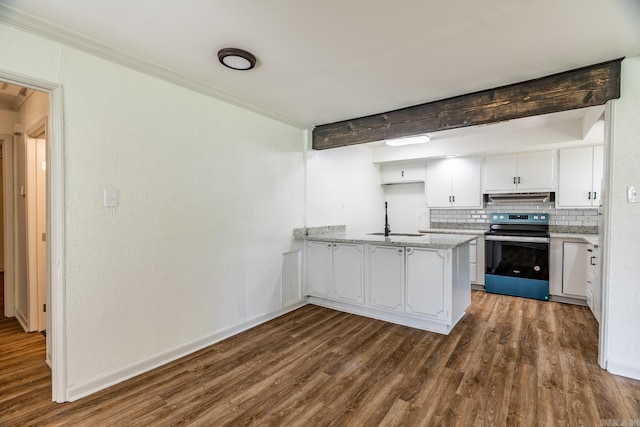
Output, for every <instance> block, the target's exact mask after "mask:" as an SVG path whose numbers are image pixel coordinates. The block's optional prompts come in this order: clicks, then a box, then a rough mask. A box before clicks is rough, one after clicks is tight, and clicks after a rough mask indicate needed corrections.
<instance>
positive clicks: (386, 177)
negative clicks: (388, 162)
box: [380, 166, 402, 184]
mask: <svg viewBox="0 0 640 427" xmlns="http://www.w3.org/2000/svg"><path fill="white" fill-rule="evenodd" d="M380 176H381V178H382V183H383V184H395V183H398V182H402V166H383V167H382V170H381V171H380Z"/></svg>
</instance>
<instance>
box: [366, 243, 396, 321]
mask: <svg viewBox="0 0 640 427" xmlns="http://www.w3.org/2000/svg"><path fill="white" fill-rule="evenodd" d="M369 305H371V306H372V307H376V308H382V309H384V310H392V311H398V312H403V311H404V248H398V247H395V246H373V245H372V246H369Z"/></svg>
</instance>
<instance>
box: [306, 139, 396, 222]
mask: <svg viewBox="0 0 640 427" xmlns="http://www.w3.org/2000/svg"><path fill="white" fill-rule="evenodd" d="M341 224H345V225H346V226H347V230H348V231H354V232H371V231H383V228H384V190H383V189H382V186H381V185H380V170H379V169H378V167H377V166H376V165H374V164H372V163H371V149H370V148H369V147H365V146H362V145H359V146H350V147H341V148H336V149H332V150H321V151H314V150H311V151H309V153H308V157H307V226H308V227H315V226H324V225H341Z"/></svg>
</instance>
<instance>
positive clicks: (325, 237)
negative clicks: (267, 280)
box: [305, 232, 475, 249]
mask: <svg viewBox="0 0 640 427" xmlns="http://www.w3.org/2000/svg"><path fill="white" fill-rule="evenodd" d="M305 238H306V239H307V240H311V241H315V242H338V243H369V244H375V245H386V246H411V247H414V248H430V249H453V248H457V247H458V246H462V245H464V244H465V243H469V242H471V241H472V240H473V239H475V237H474V236H472V235H463V234H441V233H431V234H424V235H422V236H389V237H385V236H374V235H371V234H365V233H349V232H343V233H342V232H338V233H325V234H322V235H315V236H312V235H309V236H306V237H305Z"/></svg>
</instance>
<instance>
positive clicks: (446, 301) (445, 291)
mask: <svg viewBox="0 0 640 427" xmlns="http://www.w3.org/2000/svg"><path fill="white" fill-rule="evenodd" d="M448 254H449V253H448V251H443V250H440V251H439V250H434V249H423V248H407V255H406V259H407V263H406V269H407V270H406V285H407V298H406V308H405V312H406V313H409V314H416V315H419V316H424V317H429V318H432V319H437V320H446V321H448V322H451V319H450V312H451V311H450V306H451V283H450V277H448V275H447V273H446V268H447V265H448V262H447V261H448V257H449V255H448ZM447 284H448V286H447Z"/></svg>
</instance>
